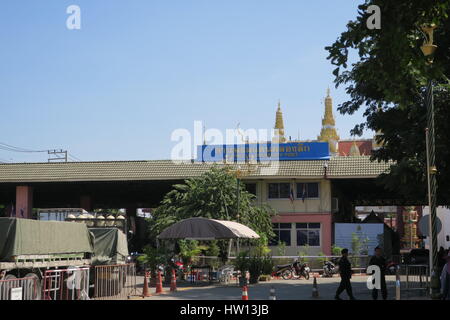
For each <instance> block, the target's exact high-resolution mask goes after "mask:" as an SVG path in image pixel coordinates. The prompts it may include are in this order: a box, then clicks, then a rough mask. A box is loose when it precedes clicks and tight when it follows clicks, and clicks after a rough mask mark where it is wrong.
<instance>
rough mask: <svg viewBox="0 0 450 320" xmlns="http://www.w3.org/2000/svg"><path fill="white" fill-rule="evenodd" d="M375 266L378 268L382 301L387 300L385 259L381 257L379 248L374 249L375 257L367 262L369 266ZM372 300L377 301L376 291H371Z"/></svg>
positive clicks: (374, 289) (375, 289)
mask: <svg viewBox="0 0 450 320" xmlns="http://www.w3.org/2000/svg"><path fill="white" fill-rule="evenodd" d="M372 265H376V266H378V267H379V268H380V271H381V273H380V285H381V295H382V296H383V300H386V299H387V288H386V278H385V274H386V259H385V258H384V257H383V255H382V251H381V248H380V247H376V248H375V255H374V256H372V258H371V259H370V261H369V266H372ZM372 298H373V300H377V299H378V289H377V288H373V289H372Z"/></svg>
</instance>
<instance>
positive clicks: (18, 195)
mask: <svg viewBox="0 0 450 320" xmlns="http://www.w3.org/2000/svg"><path fill="white" fill-rule="evenodd" d="M390 164H391V163H384V162H371V161H370V157H368V156H357V157H334V158H331V159H330V160H311V161H280V162H278V165H279V166H278V167H273V166H272V167H271V166H270V165H269V164H263V163H260V164H257V165H255V168H254V170H253V171H251V172H249V173H248V174H247V175H246V176H245V177H244V178H243V179H244V181H251V180H277V179H328V180H330V181H331V182H332V185H333V186H336V187H335V188H333V193H335V194H336V195H339V194H340V193H342V192H344V193H346V194H347V196H350V199H349V200H355V199H360V200H363V199H365V198H367V199H369V198H370V199H374V198H379V199H383V201H386V203H390V204H392V201H396V200H395V198H396V196H395V195H392V194H390V193H387V192H386V191H385V190H383V189H382V188H380V187H379V186H377V185H376V184H375V183H374V180H375V178H376V177H377V176H378V175H380V174H381V173H383V172H386V170H388V169H389V166H390ZM213 166H218V167H223V166H227V167H230V168H232V169H236V168H237V166H238V164H222V163H216V164H214V163H201V162H183V163H179V162H178V163H176V162H173V161H171V160H149V161H102V162H64V163H12V164H11V163H8V164H0V204H4V205H8V204H15V208H16V211H17V212H21V213H22V214H23V215H24V217H26V218H30V217H31V209H32V208H33V207H35V208H52V207H54V208H61V207H68V208H70V207H81V208H84V209H86V210H93V209H96V208H148V207H150V208H151V207H156V206H158V204H159V202H160V201H161V200H162V199H163V197H164V195H165V194H166V193H167V192H168V191H170V190H171V186H172V185H173V184H176V183H180V182H182V181H183V180H185V179H187V178H192V177H197V176H199V175H201V174H202V173H204V172H207V171H208V170H210V169H211V168H212V167H213ZM243 166H245V164H244V165H243ZM346 194H344V195H342V196H346ZM350 194H351V195H350ZM367 195H371V196H370V197H368V196H367ZM370 199H369V200H370ZM358 201H359V200H358ZM370 201H372V200H370ZM389 201H390V202H389ZM401 201H403V200H401ZM372 202H373V201H372ZM364 204H365V205H368V203H367V202H366V203H364ZM377 204H379V202H377ZM19 210H20V211H19Z"/></svg>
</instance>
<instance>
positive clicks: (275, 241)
mask: <svg viewBox="0 0 450 320" xmlns="http://www.w3.org/2000/svg"><path fill="white" fill-rule="evenodd" d="M291 229H292V224H290V223H274V224H273V232H274V233H275V236H274V237H273V238H272V239H271V240H270V242H269V245H270V246H277V245H279V244H280V242H284V243H285V244H286V246H290V245H291Z"/></svg>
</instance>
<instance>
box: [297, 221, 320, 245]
mask: <svg viewBox="0 0 450 320" xmlns="http://www.w3.org/2000/svg"><path fill="white" fill-rule="evenodd" d="M296 229H297V246H306V245H308V246H311V247H320V223H296Z"/></svg>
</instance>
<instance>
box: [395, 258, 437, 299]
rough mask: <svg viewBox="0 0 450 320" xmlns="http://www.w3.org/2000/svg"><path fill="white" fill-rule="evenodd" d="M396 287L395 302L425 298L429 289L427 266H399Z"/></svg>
mask: <svg viewBox="0 0 450 320" xmlns="http://www.w3.org/2000/svg"><path fill="white" fill-rule="evenodd" d="M396 287H397V292H396V299H397V300H405V299H409V298H412V297H420V296H422V297H424V296H427V295H428V293H429V288H430V277H429V275H428V265H400V268H399V270H398V273H397V277H396Z"/></svg>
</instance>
